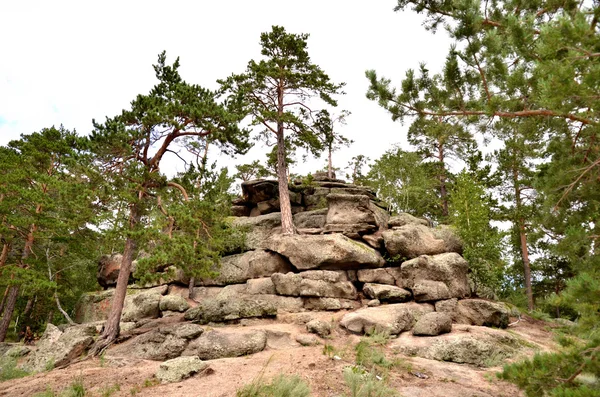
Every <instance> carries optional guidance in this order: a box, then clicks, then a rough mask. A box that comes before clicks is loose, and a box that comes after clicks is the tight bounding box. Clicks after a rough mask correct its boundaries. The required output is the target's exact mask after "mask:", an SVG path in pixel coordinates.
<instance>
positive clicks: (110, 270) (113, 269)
mask: <svg viewBox="0 0 600 397" xmlns="http://www.w3.org/2000/svg"><path fill="white" fill-rule="evenodd" d="M122 260H123V255H121V254H112V255H102V257H101V258H100V260H99V261H98V273H97V274H96V279H97V280H98V284H100V285H101V286H102V287H104V288H108V287H113V286H115V285H117V278H118V277H119V270H120V269H121V261H122Z"/></svg>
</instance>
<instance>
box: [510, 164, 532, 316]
mask: <svg viewBox="0 0 600 397" xmlns="http://www.w3.org/2000/svg"><path fill="white" fill-rule="evenodd" d="M513 185H514V188H515V207H516V208H515V210H516V211H517V214H521V211H522V202H521V185H520V184H519V172H518V171H517V169H516V168H513ZM517 225H518V228H519V245H520V248H521V259H522V260H523V276H524V278H525V294H526V295H527V309H529V310H533V308H534V306H533V289H532V288H531V266H530V265H529V249H528V248H527V231H526V230H525V219H523V218H519V219H518V220H517Z"/></svg>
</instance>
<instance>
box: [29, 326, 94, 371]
mask: <svg viewBox="0 0 600 397" xmlns="http://www.w3.org/2000/svg"><path fill="white" fill-rule="evenodd" d="M95 331H96V329H95V327H93V326H75V327H70V328H67V329H66V330H65V332H61V331H60V330H59V329H58V328H57V327H56V326H54V325H52V324H50V323H48V324H47V325H46V331H45V332H44V335H43V336H42V338H41V339H40V340H39V342H38V343H37V350H36V351H35V352H33V353H31V354H30V355H29V356H28V357H27V361H26V362H25V364H24V365H23V367H24V368H25V369H27V370H29V371H33V372H39V371H44V370H46V369H48V368H54V367H58V366H61V365H65V364H67V363H69V362H70V361H71V360H73V359H75V358H77V357H79V356H80V355H81V354H82V353H83V352H85V350H86V349H87V348H88V347H90V345H91V344H92V343H93V342H94V338H93V335H94V334H95Z"/></svg>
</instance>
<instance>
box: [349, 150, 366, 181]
mask: <svg viewBox="0 0 600 397" xmlns="http://www.w3.org/2000/svg"><path fill="white" fill-rule="evenodd" d="M369 161H370V159H369V158H368V157H366V156H364V155H362V154H359V155H358V156H354V157H352V160H350V162H349V163H348V167H347V168H348V169H349V170H350V171H349V172H347V174H348V175H349V176H350V178H351V179H352V183H353V184H355V185H361V186H365V185H368V182H369V178H368V177H367V176H365V175H364V173H363V168H364V167H365V166H366V165H367V163H368V162H369Z"/></svg>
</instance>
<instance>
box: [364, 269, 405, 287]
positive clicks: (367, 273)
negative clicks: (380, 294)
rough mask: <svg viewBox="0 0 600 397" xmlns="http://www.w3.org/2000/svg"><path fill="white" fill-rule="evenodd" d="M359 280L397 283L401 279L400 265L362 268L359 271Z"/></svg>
mask: <svg viewBox="0 0 600 397" xmlns="http://www.w3.org/2000/svg"><path fill="white" fill-rule="evenodd" d="M356 273H357V277H358V281H360V282H363V283H377V284H389V285H397V284H398V283H399V281H400V278H401V276H400V267H383V268H379V269H360V270H358V271H357V272H356Z"/></svg>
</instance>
